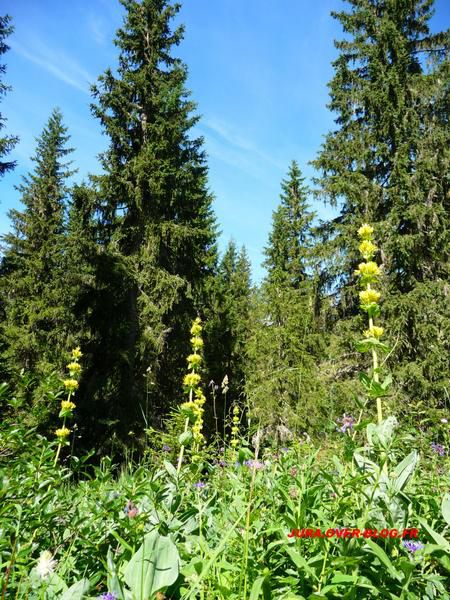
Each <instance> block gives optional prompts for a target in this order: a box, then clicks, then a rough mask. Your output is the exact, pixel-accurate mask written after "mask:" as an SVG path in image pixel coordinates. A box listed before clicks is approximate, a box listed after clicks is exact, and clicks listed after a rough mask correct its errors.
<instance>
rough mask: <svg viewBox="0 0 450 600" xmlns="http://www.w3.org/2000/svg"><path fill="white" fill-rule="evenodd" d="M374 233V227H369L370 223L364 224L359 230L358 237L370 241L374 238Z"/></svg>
mask: <svg viewBox="0 0 450 600" xmlns="http://www.w3.org/2000/svg"><path fill="white" fill-rule="evenodd" d="M372 233H373V227H372V226H371V225H369V224H368V223H364V225H362V226H361V227H360V228H359V229H358V235H359V237H360V238H362V239H363V240H368V239H370V238H371V237H372Z"/></svg>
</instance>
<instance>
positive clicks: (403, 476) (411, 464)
mask: <svg viewBox="0 0 450 600" xmlns="http://www.w3.org/2000/svg"><path fill="white" fill-rule="evenodd" d="M418 462H419V455H418V453H417V451H416V450H413V451H412V452H411V453H410V454H408V456H407V457H406V458H404V459H403V460H402V461H401V462H400V463H399V464H398V465H397V466H396V467H395V469H394V473H395V474H396V479H394V481H393V483H392V487H393V489H394V490H396V491H397V492H401V491H402V490H403V488H404V487H405V486H406V484H407V483H408V481H409V480H410V479H411V476H412V474H413V473H414V471H415V469H416V466H417V463H418Z"/></svg>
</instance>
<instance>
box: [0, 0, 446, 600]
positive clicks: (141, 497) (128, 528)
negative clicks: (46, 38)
mask: <svg viewBox="0 0 450 600" xmlns="http://www.w3.org/2000/svg"><path fill="white" fill-rule="evenodd" d="M42 2H43V0H42ZM184 2H185V3H186V4H191V2H190V0H184ZM196 2H198V4H199V5H201V4H202V3H207V2H208V0H196ZM240 2H243V0H229V1H227V2H226V3H225V4H226V5H227V6H229V7H230V9H231V8H232V7H233V5H235V4H236V5H237V4H239V5H240ZM290 3H291V0H287V1H286V6H287V5H289V4H290ZM19 4H20V2H17V6H19ZM44 4H45V2H43V6H42V11H43V12H44V13H45V12H46V11H47V10H48V9H47V8H46V7H45V6H44ZM77 4H78V3H77V2H76V1H75V2H74V5H77ZM87 4H89V3H86V5H87ZM103 4H104V6H105V10H107V8H106V7H107V5H108V6H109V7H111V6H113V5H117V6H115V8H114V10H117V11H118V12H117V14H119V15H120V19H118V20H117V23H115V30H116V32H115V35H114V38H113V39H111V40H110V42H111V43H114V53H115V58H114V61H113V62H111V64H110V66H109V67H108V68H106V70H104V71H103V72H99V73H95V77H96V79H95V80H94V81H90V82H89V84H90V89H89V95H86V96H85V98H86V105H87V106H89V110H90V119H91V121H92V123H93V124H94V123H95V124H96V126H98V127H99V128H100V129H101V132H102V135H103V139H104V150H103V151H102V152H101V153H100V155H99V156H98V159H97V162H93V163H92V168H91V170H90V173H89V175H87V176H86V177H84V178H82V179H80V178H77V177H75V175H76V173H77V171H78V165H77V161H76V160H75V156H76V152H75V151H76V148H74V147H73V142H72V137H73V136H72V134H71V130H70V127H69V126H68V124H67V120H66V117H65V114H66V113H65V107H64V106H59V107H57V106H55V107H54V108H53V110H52V111H51V113H50V114H47V115H46V118H45V119H44V121H43V122H42V124H41V132H40V134H39V135H38V137H37V138H36V140H35V145H34V148H33V151H32V154H31V155H30V156H29V157H28V161H30V162H26V163H25V164H26V165H30V168H28V166H27V167H26V169H25V168H24V169H23V172H24V173H26V174H25V175H22V171H20V172H21V175H20V184H18V185H17V186H15V189H16V194H17V195H18V197H19V200H20V201H18V202H16V203H14V206H12V207H9V205H8V209H7V210H6V209H5V205H4V201H5V199H6V197H7V195H8V194H9V193H10V191H11V190H10V189H9V188H8V186H9V182H10V181H11V179H10V176H11V175H12V174H13V173H16V172H18V170H19V169H21V168H22V166H21V160H22V159H21V156H22V154H20V153H16V150H17V148H19V146H20V138H21V136H22V132H21V131H19V130H18V129H17V128H16V129H17V130H16V131H15V128H14V125H15V124H16V123H17V121H16V120H14V121H13V120H12V119H11V116H10V115H9V114H8V110H6V106H9V104H8V105H7V104H6V99H7V98H9V97H12V95H13V94H14V86H11V84H10V77H11V76H12V75H11V71H12V70H11V66H10V58H11V57H12V56H13V53H14V52H15V51H16V48H19V46H18V45H17V44H16V42H15V35H16V31H17V23H16V16H15V14H14V9H9V8H8V12H6V11H5V10H4V8H2V6H1V5H0V211H2V212H5V213H6V212H7V216H8V223H9V225H8V229H7V231H6V230H5V233H3V235H2V236H1V240H0V600H7V599H8V600H9V599H29V600H57V599H58V600H83V599H85V600H86V599H92V600H93V599H103V600H164V599H166V600H169V599H174V600H222V599H224V600H225V599H227V600H228V599H229V600H314V599H317V600H319V599H349V600H350V599H352V600H369V599H372V598H378V599H380V600H383V599H386V600H436V599H446V600H450V470H449V467H450V381H449V375H450V361H449V357H450V344H449V340H450V310H449V307H450V281H449V266H450V261H449V258H450V256H449V255H450V219H449V209H450V126H449V116H450V30H449V29H446V28H445V23H444V21H445V18H444V16H443V15H442V18H441V19H440V21H439V22H440V23H441V24H443V25H444V26H442V27H441V29H440V30H436V27H435V26H433V27H431V26H430V20H431V19H432V17H433V15H434V14H435V15H436V16H437V17H439V10H440V8H439V7H441V6H443V5H444V4H445V3H442V4H441V3H438V2H435V0H338V1H336V2H334V1H333V2H332V3H331V4H333V6H335V7H337V9H336V10H333V11H332V12H331V13H330V12H329V11H328V13H327V23H329V26H330V27H331V26H333V28H334V29H333V31H337V32H338V35H337V37H336V39H335V40H334V59H333V61H332V64H331V65H330V69H331V70H330V72H331V73H332V76H331V79H330V80H329V81H328V88H327V94H328V98H327V100H326V103H327V107H328V110H329V111H330V114H331V116H332V117H331V118H332V120H331V121H330V123H332V125H331V127H330V128H329V129H328V131H327V132H325V135H323V136H322V142H321V145H320V148H319V151H318V152H317V153H315V154H312V155H311V156H308V157H307V159H306V160H305V159H304V153H301V152H300V147H301V144H302V132H301V131H300V130H299V131H298V136H297V137H298V147H299V150H298V153H297V154H296V153H294V155H293V156H292V157H291V160H290V161H288V162H287V163H286V164H285V166H284V176H283V177H282V178H281V179H280V180H279V181H275V182H274V185H275V186H276V188H277V189H278V196H276V195H275V196H274V197H273V205H272V219H271V224H270V229H268V230H267V232H266V241H265V245H264V247H263V248H260V251H261V252H262V256H263V259H262V260H263V262H262V269H263V271H262V273H263V275H262V276H261V277H260V278H259V277H258V276H256V277H255V270H254V267H255V265H254V263H252V260H251V258H250V255H249V251H248V248H247V247H246V244H245V243H242V240H239V242H237V241H235V239H234V238H231V237H230V238H229V239H226V240H225V242H223V239H224V238H223V237H221V235H222V233H221V232H222V226H221V223H220V221H219V219H218V217H217V215H216V210H215V203H216V190H215V189H214V186H213V185H212V184H211V178H210V168H209V160H210V157H209V155H208V152H207V149H206V147H205V140H204V139H203V137H202V135H201V134H199V133H198V132H199V128H198V127H199V125H201V123H202V116H201V115H202V106H201V105H198V104H197V102H196V98H195V97H194V94H193V93H192V92H191V90H190V89H189V81H188V77H189V73H188V68H189V64H186V63H185V62H184V60H182V59H181V58H180V48H183V43H184V41H185V37H186V35H187V34H188V33H189V24H188V23H187V24H186V30H185V25H184V24H183V22H182V20H181V18H180V16H182V14H183V11H182V7H181V6H180V5H179V4H178V3H177V2H175V0H107V2H104V3H103ZM217 4H218V5H219V4H223V0H217ZM263 4H264V6H265V5H267V2H265V3H261V6H262V5H263ZM270 4H272V3H270ZM284 4H285V3H284V2H275V3H273V6H272V10H273V11H275V12H276V13H277V14H278V15H279V18H280V19H281V16H282V14H283V10H284V9H285V6H284ZM294 4H295V3H294ZM309 4H313V3H309V2H308V0H301V2H300V6H301V7H302V8H303V6H304V7H306V5H308V6H309ZM316 4H320V3H316ZM205 5H206V4H205ZM11 6H13V5H11ZM55 6H56V4H55ZM68 10H69V9H68ZM310 10H312V9H311V7H310ZM9 13H11V14H9ZM447 14H448V13H447ZM44 16H45V18H46V19H47V18H48V19H52V16H51V14H48V15H44ZM55 18H56V17H55ZM280 23H282V20H280ZM277 26H278V24H277ZM73 28H74V30H75V29H76V28H77V23H76V22H74V23H73ZM200 34H201V31H200V30H198V31H195V32H194V33H193V34H192V36H193V38H195V39H196V40H197V36H199V35H200ZM197 41H198V43H200V40H197ZM202 52H207V49H203V50H202ZM224 60H226V57H224ZM217 68H218V69H219V68H220V66H219V65H218V66H217ZM263 76H264V74H263V73H261V74H260V77H263ZM292 76H293V77H299V78H301V73H296V74H292ZM255 77H256V78H257V77H258V74H256V75H255ZM202 85H204V86H207V85H208V81H207V80H205V81H204V82H203V84H202ZM249 85H250V83H249ZM304 85H305V86H307V82H305V83H304ZM223 93H224V94H226V93H230V94H231V93H232V92H231V90H229V91H228V92H227V90H224V92H223ZM324 104H325V103H324ZM278 108H279V110H282V107H278ZM20 110H21V111H24V112H23V114H22V119H23V121H22V122H23V124H26V123H27V119H28V116H27V108H26V107H25V106H22V105H20ZM29 110H30V111H32V110H35V108H34V107H31V106H30V107H29ZM69 112H70V111H69ZM266 125H267V124H265V123H264V122H262V123H261V127H262V128H264V127H265V126H266ZM292 129H293V130H294V133H295V124H292ZM295 135H296V134H295ZM300 157H301V160H300ZM92 158H94V157H92ZM23 160H25V159H23ZM307 173H313V175H312V176H310V175H308V176H307ZM250 184H251V182H250ZM238 200H239V199H235V201H238ZM323 207H328V212H326V213H324V212H323V210H322V208H323ZM258 210H259V208H258V198H257V197H256V196H255V198H254V201H253V203H252V206H251V207H250V210H249V213H248V214H251V212H252V211H254V212H255V213H256V212H257V211H258ZM324 215H327V216H324ZM244 242H245V240H244Z"/></svg>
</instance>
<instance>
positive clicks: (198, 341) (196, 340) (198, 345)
mask: <svg viewBox="0 0 450 600" xmlns="http://www.w3.org/2000/svg"><path fill="white" fill-rule="evenodd" d="M191 346H192V347H193V349H194V352H197V351H198V350H201V349H202V348H203V340H202V338H201V337H200V336H198V335H195V336H194V337H192V338H191Z"/></svg>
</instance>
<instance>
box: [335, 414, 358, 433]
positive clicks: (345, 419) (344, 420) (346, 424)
mask: <svg viewBox="0 0 450 600" xmlns="http://www.w3.org/2000/svg"><path fill="white" fill-rule="evenodd" d="M337 422H338V423H340V424H341V427H338V428H337V430H338V431H340V432H341V433H345V432H346V431H347V429H353V426H354V424H355V423H356V420H355V419H354V418H353V417H352V416H351V415H346V414H345V413H344V414H343V416H342V417H341V418H340V419H337Z"/></svg>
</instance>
